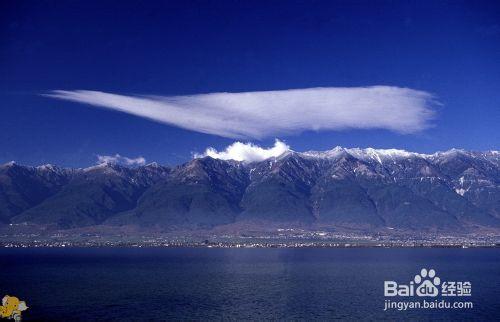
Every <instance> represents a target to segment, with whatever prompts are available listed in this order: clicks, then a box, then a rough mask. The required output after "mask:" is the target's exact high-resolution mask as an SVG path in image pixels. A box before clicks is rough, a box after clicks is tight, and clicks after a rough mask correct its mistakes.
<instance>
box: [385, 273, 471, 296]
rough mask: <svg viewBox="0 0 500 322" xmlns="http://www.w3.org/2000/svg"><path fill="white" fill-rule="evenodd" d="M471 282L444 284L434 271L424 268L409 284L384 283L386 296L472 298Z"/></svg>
mask: <svg viewBox="0 0 500 322" xmlns="http://www.w3.org/2000/svg"><path fill="white" fill-rule="evenodd" d="M471 291H472V285H471V283H470V282H468V281H466V282H442V281H441V278H439V277H438V276H437V275H436V271H435V270H434V269H426V268H422V270H420V273H419V274H417V275H415V277H414V278H413V280H412V281H410V282H409V283H408V284H398V283H397V282H395V281H385V282H384V296H388V297H391V296H402V297H409V296H418V297H436V296H438V295H441V296H471Z"/></svg>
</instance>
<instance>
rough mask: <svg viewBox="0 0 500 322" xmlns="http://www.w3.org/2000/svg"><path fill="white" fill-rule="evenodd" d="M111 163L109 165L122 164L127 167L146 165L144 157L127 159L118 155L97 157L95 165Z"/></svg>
mask: <svg viewBox="0 0 500 322" xmlns="http://www.w3.org/2000/svg"><path fill="white" fill-rule="evenodd" d="M103 163H111V164H122V165H127V166H140V165H145V164H146V159H145V158H144V157H141V156H140V157H137V158H127V157H125V156H122V155H119V154H118V153H117V154H115V155H98V156H97V164H103Z"/></svg>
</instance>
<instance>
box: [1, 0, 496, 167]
mask: <svg viewBox="0 0 500 322" xmlns="http://www.w3.org/2000/svg"><path fill="white" fill-rule="evenodd" d="M0 39H1V44H0V130H1V131H0V147H1V148H0V163H3V162H7V161H10V160H16V161H18V162H19V163H24V164H32V165H35V164H43V163H55V164H59V165H63V166H88V165H91V164H93V163H95V162H96V161H97V156H98V155H101V156H102V155H115V154H117V153H118V154H120V155H122V156H126V157H129V158H137V157H144V158H145V159H146V160H147V162H149V161H157V162H160V163H163V164H178V163H181V162H184V161H187V160H189V159H190V158H191V157H192V153H193V152H203V151H204V150H205V149H206V148H207V147H209V146H210V147H214V148H216V149H223V148H224V147H225V146H227V145H229V144H231V143H233V142H234V141H235V137H234V135H229V136H228V135H227V133H234V132H235V131H236V130H235V128H231V129H228V128H227V120H226V119H217V118H216V119H214V120H212V121H213V122H211V123H210V124H208V125H207V124H206V123H203V120H204V119H206V116H207V115H209V114H207V111H210V109H211V108H214V106H215V108H216V109H217V111H218V112H220V111H225V110H227V109H230V111H232V112H231V113H236V114H234V115H237V116H238V118H239V119H238V120H239V121H241V123H236V125H235V127H236V128H238V129H239V128H241V131H240V132H242V133H246V134H248V133H251V135H249V136H247V137H243V138H242V139H243V140H244V141H245V142H246V141H251V142H254V143H255V144H258V145H261V146H272V145H273V143H274V140H275V138H279V139H281V140H284V141H285V142H286V143H287V144H288V145H289V146H291V148H292V149H294V150H298V151H304V150H325V149H330V148H333V147H334V146H337V145H341V146H345V147H369V146H370V147H376V148H400V149H407V150H411V151H416V152H434V151H437V150H447V149H450V148H452V147H457V148H465V149H472V150H498V149H500V144H499V142H500V134H499V133H500V131H499V126H498V124H499V123H500V59H499V57H500V5H499V3H498V1H449V2H446V1H419V2H415V1H408V2H406V1H339V2H333V1H266V2H264V1H262V2H255V1H246V2H244V1H213V2H211V1H177V2H176V1H168V2H166V1H162V2H154V1H149V2H143V1H116V2H115V1H67V2H54V1H36V2H34V1H31V2H28V1H26V2H23V1H2V2H1V4H0ZM371 86H382V88H384V89H385V90H384V91H382V94H381V95H378V94H376V95H378V96H377V97H379V96H383V97H382V101H379V100H378V99H377V100H370V101H369V102H370V103H369V105H368V106H367V107H366V108H368V109H369V113H368V114H366V113H364V112H363V111H365V110H366V109H364V107H361V108H360V109H357V110H356V109H349V108H348V106H342V104H340V103H338V104H340V105H339V106H337V105H336V104H337V102H338V101H339V100H337V96H336V95H337V91H338V88H345V87H352V88H355V89H356V90H358V91H355V92H353V94H352V95H351V94H349V95H351V96H352V97H351V99H354V98H356V99H357V98H358V97H362V98H363V99H365V100H368V98H365V95H372V94H373V93H371V94H370V93H369V94H366V91H363V89H365V88H366V87H371ZM318 87H322V88H326V89H328V92H327V94H328V95H329V96H327V98H328V102H330V103H331V104H333V105H332V106H333V107H335V108H339V109H340V110H339V111H337V110H335V111H334V112H335V113H333V112H331V111H330V110H329V106H322V105H321V104H322V103H311V106H310V107H309V108H310V109H309V110H306V111H304V110H302V109H301V108H300V107H297V106H296V105H294V104H293V102H292V103H290V102H291V99H290V97H291V96H290V93H292V94H293V93H294V92H293V91H292V92H290V91H287V90H290V89H309V88H313V89H314V88H318ZM404 88H409V89H412V91H415V92H412V93H416V92H418V93H426V94H429V95H432V99H433V100H436V101H438V102H439V104H434V103H435V102H434V103H433V102H430V101H429V102H427V101H425V102H420V101H418V102H415V100H414V97H415V95H414V94H409V95H410V96H409V97H407V96H405V95H406V92H404V93H403V92H400V90H402V89H404ZM389 89H391V91H389ZM54 90H63V91H66V93H69V96H67V97H65V98H63V99H61V98H54V97H47V96H43V95H41V94H54V92H53V91H54ZM76 90H87V91H95V92H90V93H96V92H99V93H105V94H109V93H111V94H116V95H120V96H119V97H120V98H123V99H125V100H129V99H130V98H132V99H133V98H139V99H144V98H146V99H152V100H153V101H154V102H164V101H168V102H171V101H172V97H174V96H175V97H177V98H178V97H181V100H182V102H184V103H185V104H191V103H193V104H194V103H200V102H202V103H203V104H201V105H197V106H195V107H196V108H197V110H195V111H193V114H192V115H193V116H192V117H193V122H190V120H187V121H186V122H185V123H182V122H181V121H179V120H178V118H179V117H180V116H179V115H177V114H175V113H174V112H173V111H174V110H173V107H171V106H170V107H165V108H167V109H166V110H165V111H164V112H163V115H162V116H161V117H162V118H163V121H165V120H167V123H168V124H165V123H160V122H155V121H151V119H147V118H143V117H138V116H135V115H131V114H127V113H119V112H116V111H113V110H112V109H111V110H110V108H109V106H101V107H107V108H95V107H93V106H92V105H88V104H82V103H78V102H75V99H74V94H75V93H76V92H74V91H76ZM262 91H277V93H278V94H277V96H276V97H278V98H276V97H275V96H273V97H272V98H268V97H267V96H266V97H264V98H263V97H262V95H261V94H255V92H258V93H260V92H262ZM220 92H229V93H239V92H252V93H253V94H250V96H248V95H247V96H248V97H250V102H254V101H255V100H258V101H259V102H261V104H260V105H259V106H258V108H259V109H260V110H261V111H266V110H271V109H272V111H275V107H276V106H278V105H279V106H278V107H277V110H278V112H276V113H274V114H270V116H269V117H266V116H265V115H264V116H262V115H261V114H259V115H258V116H256V115H254V114H255V113H256V112H255V111H253V110H251V109H252V106H253V105H252V104H250V103H248V104H246V103H245V104H246V105H245V104H243V103H242V104H241V105H244V106H247V108H248V110H245V111H243V112H244V113H243V112H242V111H240V110H238V109H240V104H237V105H238V106H233V105H234V104H233V105H231V104H229V103H224V104H225V105H224V104H222V105H220V104H218V103H217V104H216V103H213V102H212V101H210V100H209V101H207V100H206V99H205V98H204V97H203V96H201V97H200V96H195V98H196V99H194V100H193V99H192V96H189V95H196V94H205V93H220ZM388 92H390V93H395V94H394V95H396V96H397V97H396V98H394V97H389V98H387V97H386V96H384V95H386V94H385V93H388ZM400 94H401V95H403V96H404V97H403V98H401V96H400ZM71 95H73V96H71ZM307 95H309V96H307ZM307 95H306V96H303V97H302V98H303V99H304V100H305V99H307V100H309V99H311V101H313V102H314V100H315V99H316V98H317V97H318V94H317V92H316V91H314V90H313V92H307ZM321 95H323V94H321ZM391 95H392V94H391ZM239 97H240V96H222V97H221V99H220V100H217V102H219V101H224V102H227V101H228V100H233V99H234V100H237V99H239ZM370 97H371V96H370ZM393 98H394V99H402V101H401V104H402V105H401V109H398V108H396V107H394V106H393V107H392V108H388V109H386V106H385V105H384V106H382V105H383V104H382V105H381V103H384V102H386V99H391V102H392V103H394V102H396V103H397V102H400V101H397V100H396V101H394V100H392V99H393ZM85 99H86V100H87V101H88V100H89V99H95V95H94V96H93V94H92V95H90V96H86V97H85ZM316 101H317V102H320V101H321V100H316ZM126 102H127V103H130V102H129V101H126ZM132 102H138V105H139V106H137V109H139V110H140V109H141V108H144V106H145V105H143V103H144V102H142V101H132ZM269 102H273V104H274V105H273V104H271V105H270V103H269ZM332 102H333V103H332ZM347 102H348V103H349V102H350V101H349V100H348V101H347ZM101 103H102V102H101ZM348 103H343V104H344V105H349V104H348ZM102 104H108V105H109V102H107V101H106V102H104V103H102ZM213 104H215V105H213ZM228 104H229V105H228ZM370 104H371V105H370ZM384 104H385V103H384ZM200 106H201V107H200ZM183 107H185V106H181V107H178V106H176V108H177V110H179V108H183ZM372 107H373V108H375V110H372V109H371V108H372ZM130 108H132V109H135V106H131V107H130ZM161 108H163V107H161ZM168 108H170V109H168ZM188 108H189V107H188ZM376 108H380V109H381V110H376ZM231 109H233V110H231ZM311 109H312V110H311ZM318 110H321V111H322V112H321V113H323V112H324V111H327V112H328V111H330V112H331V113H330V114H321V113H319V114H318V113H316V112H317V111H318ZM429 110H430V111H432V112H433V115H432V117H427V118H425V117H424V118H423V119H418V117H417V119H415V120H414V121H412V122H407V123H404V122H403V123H400V121H401V120H410V118H411V117H413V116H408V113H410V114H411V113H413V114H411V115H421V112H422V111H424V112H425V111H429ZM132 112H134V111H132ZM344 112H349V113H351V112H352V113H353V114H349V115H348V117H349V121H345V122H344V123H342V122H340V125H339V122H338V120H337V117H338V115H339V114H342V113H344ZM375 112H377V113H375ZM176 113H177V112H176ZM220 113H222V112H220ZM248 113H250V114H252V113H253V114H252V117H251V118H248V119H246V118H244V117H243V116H242V115H246V114H248ZM315 113H316V114H315ZM325 113H326V112H325ZM370 113H371V114H370ZM399 113H402V114H401V115H400V114H399ZM419 113H420V114H419ZM313 114H314V115H321V116H324V117H323V118H322V119H321V120H325V124H323V125H322V126H321V127H320V128H321V129H320V130H318V131H317V130H316V128H317V127H316V125H315V123H314V122H316V121H317V120H316V119H314V118H309V115H313ZM232 115H233V114H232ZM297 115H299V116H300V115H304V117H303V118H302V117H297ZM380 115H382V116H384V117H385V118H384V119H382V120H380V121H379V120H378V119H377V118H378V117H379V116H380ZM389 116H390V117H392V120H394V122H395V123H394V124H395V126H392V127H391V126H390V124H388V123H387V122H390V120H391V118H388V117H389ZM155 117H156V116H155ZM259 117H260V118H259ZM415 117H416V116H415ZM172 118H174V119H173V120H172ZM382 118H383V117H382ZM375 119H377V121H374V120H375ZM218 120H220V123H217V121H218ZM268 121H269V123H266V122H268ZM299 121H300V122H302V121H303V124H302V123H301V124H300V125H297V123H298V122H299ZM371 121H373V122H374V123H373V124H372V123H370V122H371ZM410 121H411V120H410ZM263 122H264V123H263ZM300 122H299V123H300ZM366 122H368V123H370V124H368V125H366ZM357 123H359V124H357ZM217 124H221V129H222V130H223V131H222V130H221V129H219V128H217ZM238 124H243V125H242V126H240V125H238ZM253 124H255V125H256V126H257V125H259V126H257V127H255V126H253ZM263 124H264V125H263ZM363 124H365V125H366V126H365V125H363ZM418 124H420V125H421V126H419V125H418ZM223 125H224V126H223ZM358 125H360V126H358ZM361 125H363V126H364V127H363V126H361ZM179 126H181V127H179ZM207 126H209V127H210V129H209V131H208V132H209V133H208V134H207V133H201V132H199V131H200V128H203V131H204V132H207V131H206V128H207ZM247 126H248V127H250V128H248V129H247V128H246V127H247ZM186 127H188V128H186ZM404 128H408V129H411V130H409V131H404ZM203 131H202V132H203ZM221 131H222V132H221ZM217 133H218V134H217ZM221 133H222V135H221ZM224 133H226V134H224ZM240 139H241V138H240Z"/></svg>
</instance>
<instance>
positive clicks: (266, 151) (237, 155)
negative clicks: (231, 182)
mask: <svg viewBox="0 0 500 322" xmlns="http://www.w3.org/2000/svg"><path fill="white" fill-rule="evenodd" d="M288 151H290V147H289V146H288V145H287V144H286V143H284V142H282V141H280V140H276V141H275V142H274V146H272V147H270V148H262V147H260V146H258V145H254V144H252V143H242V142H234V143H233V144H231V145H229V146H227V147H226V148H225V149H224V150H223V151H217V150H216V149H214V148H207V149H206V150H205V152H204V153H202V154H195V155H194V156H195V158H200V157H205V156H209V157H212V158H214V159H221V160H235V161H243V162H258V161H262V160H265V159H269V158H271V157H278V156H280V155H282V154H284V153H286V152H288Z"/></svg>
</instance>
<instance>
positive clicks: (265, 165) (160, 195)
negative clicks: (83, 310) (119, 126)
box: [0, 147, 500, 231]
mask: <svg viewBox="0 0 500 322" xmlns="http://www.w3.org/2000/svg"><path fill="white" fill-rule="evenodd" d="M239 222H245V223H248V222H250V223H256V225H267V224H279V225H286V224H287V223H290V224H292V223H293V224H294V225H303V226H305V227H307V226H310V225H316V226H322V227H331V228H348V229H363V230H375V229H379V228H380V229H382V228H384V229H400V230H411V231H474V230H482V229H489V230H496V231H500V152H498V151H488V152H471V151H465V150H457V149H452V150H450V151H446V152H437V153H434V154H419V153H413V152H407V151H403V150H394V149H386V150H382V149H372V148H368V149H357V148H354V149H346V148H342V147H336V148H334V149H332V150H329V151H322V152H318V151H309V152H294V151H289V152H286V153H284V154H282V155H281V156H279V157H273V158H269V159H267V160H264V161H260V162H251V163H248V162H238V161H233V160H220V159H213V158H210V157H204V158H196V159H193V160H191V161H190V162H187V163H185V164H182V165H178V166H175V167H166V166H161V165H158V164H156V163H152V164H148V165H145V166H140V167H125V166H121V165H118V164H111V163H103V164H99V165H97V166H93V167H89V168H80V169H69V168H61V167H57V166H54V165H42V166H38V167H31V166H23V165H18V164H16V163H15V162H10V163H7V164H4V165H1V166H0V225H9V224H10V225H38V226H47V227H55V228H58V229H69V228H79V227H88V226H94V225H107V226H124V225H132V226H139V227H144V228H147V227H162V228H164V229H169V230H176V229H200V228H203V229H206V228H211V227H216V226H220V225H227V224H234V223H239Z"/></svg>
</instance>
